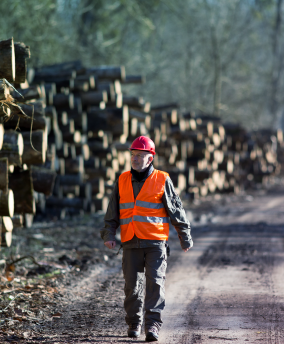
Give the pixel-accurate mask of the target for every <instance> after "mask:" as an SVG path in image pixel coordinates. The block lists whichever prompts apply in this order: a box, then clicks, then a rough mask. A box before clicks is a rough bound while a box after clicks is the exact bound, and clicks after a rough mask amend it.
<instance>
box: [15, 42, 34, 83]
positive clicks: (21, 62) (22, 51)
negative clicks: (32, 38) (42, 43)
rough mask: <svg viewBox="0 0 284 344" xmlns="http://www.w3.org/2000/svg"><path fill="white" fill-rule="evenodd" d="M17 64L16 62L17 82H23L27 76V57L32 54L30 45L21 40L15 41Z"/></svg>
mask: <svg viewBox="0 0 284 344" xmlns="http://www.w3.org/2000/svg"><path fill="white" fill-rule="evenodd" d="M14 47H15V64H16V76H15V83H17V84H21V83H24V82H25V81H26V78H27V61H26V59H27V58H29V57H30V56H31V54H30V47H28V46H27V45H25V44H24V43H21V42H15V43H14Z"/></svg>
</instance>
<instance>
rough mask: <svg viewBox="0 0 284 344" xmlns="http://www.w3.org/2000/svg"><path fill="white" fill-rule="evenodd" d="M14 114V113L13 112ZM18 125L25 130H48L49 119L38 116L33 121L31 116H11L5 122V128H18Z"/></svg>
mask: <svg viewBox="0 0 284 344" xmlns="http://www.w3.org/2000/svg"><path fill="white" fill-rule="evenodd" d="M12 115H13V113H12ZM17 125H19V128H20V129H21V130H23V131H27V130H29V131H30V130H31V127H32V130H47V119H46V118H45V117H36V118H34V120H33V122H32V121H31V119H30V118H27V119H26V118H20V119H18V116H11V117H10V118H9V120H8V121H7V122H5V125H4V126H5V129H14V130H15V129H16V127H17Z"/></svg>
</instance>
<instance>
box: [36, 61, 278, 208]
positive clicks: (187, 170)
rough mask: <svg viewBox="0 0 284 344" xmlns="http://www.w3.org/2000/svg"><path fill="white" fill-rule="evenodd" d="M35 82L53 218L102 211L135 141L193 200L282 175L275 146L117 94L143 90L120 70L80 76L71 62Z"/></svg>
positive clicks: (215, 120)
mask: <svg viewBox="0 0 284 344" xmlns="http://www.w3.org/2000/svg"><path fill="white" fill-rule="evenodd" d="M33 75H34V79H33V82H36V83H40V85H41V87H43V88H44V89H45V92H46V94H48V97H47V99H48V101H47V104H48V106H47V111H46V115H47V116H48V117H49V118H50V128H51V129H50V132H49V136H48V141H49V143H50V146H49V150H50V151H49V154H50V155H52V156H53V160H54V161H55V163H53V164H52V162H51V161H50V159H49V160H48V161H47V162H46V167H50V166H51V165H53V169H54V170H55V171H56V172H57V173H58V178H57V180H56V184H55V188H54V194H53V197H51V198H49V199H47V201H46V211H47V212H50V213H51V214H53V213H57V212H58V209H59V208H60V209H64V212H63V213H64V214H66V213H68V212H69V213H72V214H77V213H82V212H84V211H90V210H91V209H92V210H93V209H96V211H105V210H106V207H107V203H108V196H109V195H110V193H111V190H112V188H113V184H114V182H115V180H116V179H117V178H118V177H119V175H120V174H121V173H122V172H123V171H126V170H129V169H130V154H129V147H130V144H131V142H132V140H133V139H134V138H135V137H137V136H139V135H148V136H150V137H151V138H152V139H153V140H154V142H155V144H156V150H157V155H156V156H155V160H154V165H155V167H156V168H159V169H162V170H165V171H167V172H169V174H170V176H171V178H172V180H173V182H174V185H175V187H176V188H177V190H178V191H179V192H181V193H186V194H188V195H189V196H190V197H191V198H195V197H199V196H206V195H207V194H209V193H215V192H218V193H223V192H235V193H237V192H240V191H241V190H243V189H246V188H248V187H251V186H253V185H255V184H256V183H265V181H266V180H267V176H270V175H271V174H277V173H278V172H279V164H278V162H277V154H278V153H277V150H276V151H275V145H273V144H272V142H271V144H268V143H267V142H266V143H265V144H264V143H261V142H260V138H261V137H264V136H263V135H262V133H260V132H257V133H249V132H247V131H246V130H245V129H244V128H243V127H241V126H240V125H238V124H229V123H222V121H221V119H220V118H219V117H215V116H211V115H205V114H202V115H201V114H194V113H192V112H187V113H181V111H180V109H179V105H178V104H177V103H171V104H162V105H157V106H151V105H150V103H149V102H147V101H145V100H144V99H143V97H137V96H131V95H129V94H127V93H126V92H122V90H123V88H124V87H127V85H128V84H129V83H132V84H135V83H142V82H145V79H144V78H143V77H141V76H127V75H126V73H125V69H124V68H123V67H112V66H103V67H92V68H85V67H84V66H83V65H82V64H81V63H80V61H75V62H69V63H63V64H58V65H53V66H47V67H43V68H40V69H37V70H35V71H34V73H33ZM274 136H275V135H274V133H271V135H270V136H269V137H270V138H269V140H272V141H273V140H274V139H273V138H272V137H274ZM278 136H279V135H278ZM266 138H267V139H268V136H267V137H266ZM277 142H278V141H277ZM276 146H277V144H276ZM86 190H88V191H86Z"/></svg>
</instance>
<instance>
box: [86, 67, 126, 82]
mask: <svg viewBox="0 0 284 344" xmlns="http://www.w3.org/2000/svg"><path fill="white" fill-rule="evenodd" d="M86 72H87V74H92V75H95V76H96V77H98V78H99V79H106V80H121V81H124V80H125V68H124V66H119V67H112V66H101V67H91V68H88V69H87V71H86Z"/></svg>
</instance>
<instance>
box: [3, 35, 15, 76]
mask: <svg viewBox="0 0 284 344" xmlns="http://www.w3.org/2000/svg"><path fill="white" fill-rule="evenodd" d="M15 77H16V65H15V48H14V41H13V38H10V39H7V40H5V41H0V79H3V78H5V79H6V80H7V81H9V82H14V81H15Z"/></svg>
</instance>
